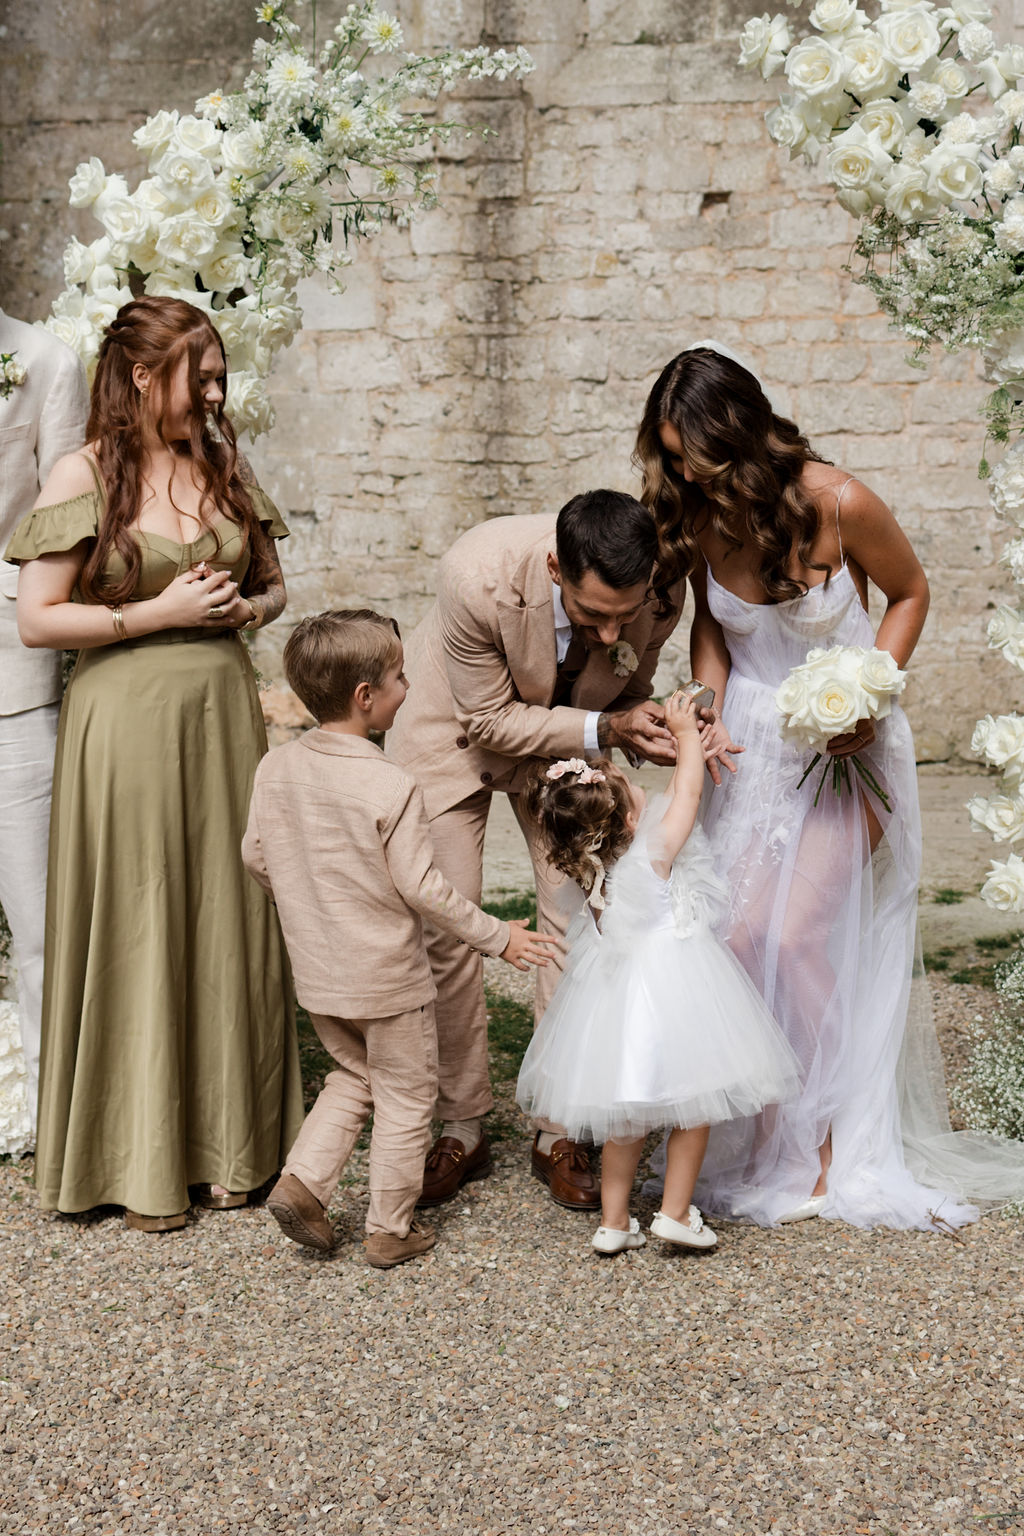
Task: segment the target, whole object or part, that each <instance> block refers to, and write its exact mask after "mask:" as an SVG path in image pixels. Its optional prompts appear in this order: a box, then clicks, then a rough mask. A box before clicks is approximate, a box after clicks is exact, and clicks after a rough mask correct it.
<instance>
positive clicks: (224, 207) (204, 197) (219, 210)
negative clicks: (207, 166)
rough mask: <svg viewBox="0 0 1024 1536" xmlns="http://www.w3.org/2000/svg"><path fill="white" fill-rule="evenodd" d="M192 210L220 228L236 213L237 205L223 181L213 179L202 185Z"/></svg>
mask: <svg viewBox="0 0 1024 1536" xmlns="http://www.w3.org/2000/svg"><path fill="white" fill-rule="evenodd" d="M192 212H193V213H195V214H197V215H198V217H199V218H201V219H204V220H205V221H206V223H207V224H211V225H212V226H213V228H214V229H220V228H221V226H222V225H224V224H226V223H227V222H228V221H229V219H232V218H234V217H235V215H236V214H237V213H238V207H237V205H236V203H235V201H234V199H233V198H232V196H231V193H230V192H229V191H228V189H227V187H226V186H225V185H224V183H223V182H220V181H215V182H213V183H212V185H211V186H208V187H204V188H203V189H202V191H201V192H200V193H199V194H198V196H197V197H196V198H195V200H194V201H193V203H192Z"/></svg>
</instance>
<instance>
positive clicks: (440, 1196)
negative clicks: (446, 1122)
mask: <svg viewBox="0 0 1024 1536" xmlns="http://www.w3.org/2000/svg"><path fill="white" fill-rule="evenodd" d="M493 1166H494V1165H493V1164H492V1162H491V1149H490V1147H489V1146H488V1145H487V1137H486V1136H481V1137H480V1140H479V1141H478V1142H477V1144H476V1146H475V1147H474V1148H473V1150H472V1152H467V1151H466V1149H465V1147H464V1146H463V1145H462V1142H461V1141H460V1140H459V1138H458V1137H457V1136H439V1137H438V1138H437V1140H436V1141H435V1142H434V1145H433V1146H432V1147H431V1149H430V1151H429V1153H428V1154H427V1161H426V1163H425V1164H424V1167H423V1193H422V1194H421V1195H420V1197H419V1199H418V1200H417V1201H416V1204H417V1205H443V1204H444V1202H445V1201H446V1200H450V1199H451V1198H452V1196H453V1195H454V1194H455V1192H456V1190H458V1189H461V1187H462V1185H463V1184H468V1183H469V1182H470V1180H471V1179H486V1177H487V1175H488V1174H489V1173H490V1171H491V1169H492V1167H493Z"/></svg>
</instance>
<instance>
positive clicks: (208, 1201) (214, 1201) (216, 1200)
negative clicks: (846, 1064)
mask: <svg viewBox="0 0 1024 1536" xmlns="http://www.w3.org/2000/svg"><path fill="white" fill-rule="evenodd" d="M193 1204H194V1205H200V1206H202V1208H203V1210H204V1211H236V1210H238V1208H239V1206H242V1205H248V1204H249V1191H248V1190H247V1189H246V1190H242V1191H241V1192H240V1193H237V1194H233V1193H232V1192H231V1190H223V1191H222V1192H221V1193H220V1194H217V1193H216V1191H215V1189H214V1186H213V1185H212V1184H197V1185H196V1189H195V1195H194V1198H193Z"/></svg>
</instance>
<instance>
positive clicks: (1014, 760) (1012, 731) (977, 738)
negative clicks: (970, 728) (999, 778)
mask: <svg viewBox="0 0 1024 1536" xmlns="http://www.w3.org/2000/svg"><path fill="white" fill-rule="evenodd" d="M971 751H972V752H975V753H977V755H978V756H979V757H983V758H984V759H985V761H986V762H987V763H991V765H992V767H993V768H1001V769H1002V770H1003V773H1004V774H1005V775H1006V777H1007V779H1010V780H1013V779H1019V778H1020V775H1021V771H1022V768H1024V719H1022V718H1021V717H1020V716H1019V715H995V716H993V715H986V716H985V717H984V719H982V720H979V721H978V723H977V725H976V726H975V727H974V735H973V736H972V737H971Z"/></svg>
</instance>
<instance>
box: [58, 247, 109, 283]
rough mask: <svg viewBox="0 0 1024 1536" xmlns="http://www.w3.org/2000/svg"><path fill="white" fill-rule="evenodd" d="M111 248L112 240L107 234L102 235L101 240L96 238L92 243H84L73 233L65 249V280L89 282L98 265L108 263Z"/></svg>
mask: <svg viewBox="0 0 1024 1536" xmlns="http://www.w3.org/2000/svg"><path fill="white" fill-rule="evenodd" d="M110 250H111V246H110V241H109V239H108V238H107V236H106V235H103V236H101V238H100V239H99V240H94V241H93V242H92V244H91V245H83V244H82V243H81V241H80V240H76V239H75V237H74V236H73V235H72V237H71V240H70V241H69V243H68V245H67V246H66V247H65V250H64V281H65V282H67V283H85V282H88V280H89V278H90V277H91V276H92V274H93V272H94V271H95V270H96V267H97V266H100V265H106V264H107V263H108V262H109V259H110Z"/></svg>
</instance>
